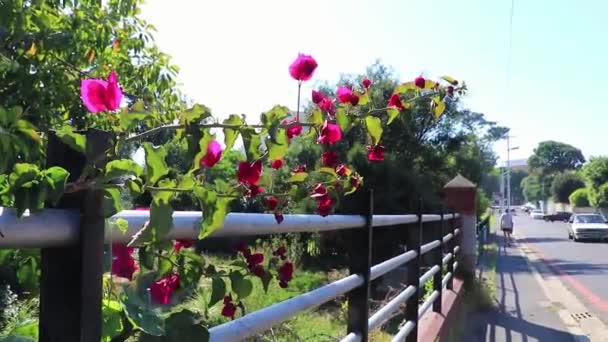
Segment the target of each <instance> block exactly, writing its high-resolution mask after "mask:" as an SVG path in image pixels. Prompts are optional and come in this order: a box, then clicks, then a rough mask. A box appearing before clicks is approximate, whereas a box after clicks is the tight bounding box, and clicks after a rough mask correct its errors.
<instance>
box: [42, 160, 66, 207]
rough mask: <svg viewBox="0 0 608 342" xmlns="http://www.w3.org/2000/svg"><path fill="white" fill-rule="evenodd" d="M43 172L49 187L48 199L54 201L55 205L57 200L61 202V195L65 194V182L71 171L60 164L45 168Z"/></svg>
mask: <svg viewBox="0 0 608 342" xmlns="http://www.w3.org/2000/svg"><path fill="white" fill-rule="evenodd" d="M43 173H44V175H45V177H46V181H47V185H48V188H49V190H48V191H47V196H48V199H49V200H50V201H51V202H52V203H53V205H55V204H57V202H59V199H61V196H63V192H64V191H65V184H66V182H67V180H68V177H69V176H70V173H69V172H68V171H66V170H65V169H64V168H62V167H59V166H53V167H50V168H48V169H46V170H44V172H43Z"/></svg>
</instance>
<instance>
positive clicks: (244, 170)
mask: <svg viewBox="0 0 608 342" xmlns="http://www.w3.org/2000/svg"><path fill="white" fill-rule="evenodd" d="M260 176H262V162H261V161H260V160H256V161H254V162H253V163H249V162H240V163H239V170H238V173H237V177H238V179H239V182H241V183H244V184H248V185H256V184H258V181H259V180H260Z"/></svg>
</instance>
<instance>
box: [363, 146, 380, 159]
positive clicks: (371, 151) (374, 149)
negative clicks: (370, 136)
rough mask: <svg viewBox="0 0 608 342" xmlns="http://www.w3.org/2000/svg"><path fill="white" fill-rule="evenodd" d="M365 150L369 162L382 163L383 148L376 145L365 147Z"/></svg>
mask: <svg viewBox="0 0 608 342" xmlns="http://www.w3.org/2000/svg"><path fill="white" fill-rule="evenodd" d="M365 148H366V149H367V151H368V152H367V159H368V160H371V161H382V160H384V146H382V145H376V146H370V145H368V146H366V147H365Z"/></svg>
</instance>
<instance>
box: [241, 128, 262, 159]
mask: <svg viewBox="0 0 608 342" xmlns="http://www.w3.org/2000/svg"><path fill="white" fill-rule="evenodd" d="M241 136H242V137H243V145H245V153H246V154H247V160H256V159H259V158H260V156H261V154H260V146H261V145H262V138H261V134H260V133H257V132H256V131H255V129H254V128H251V127H245V128H242V129H241Z"/></svg>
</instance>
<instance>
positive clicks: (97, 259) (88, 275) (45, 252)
mask: <svg viewBox="0 0 608 342" xmlns="http://www.w3.org/2000/svg"><path fill="white" fill-rule="evenodd" d="M108 141H109V140H108V139H107V135H105V133H104V132H102V131H98V130H90V131H89V132H87V143H89V144H91V145H92V146H94V145H95V146H107V143H108ZM102 149H103V150H104V151H103V153H105V149H104V148H103V147H102ZM86 162H87V160H86V157H85V156H84V155H82V154H80V153H78V152H76V151H74V150H72V149H71V148H70V147H68V146H67V145H65V144H63V143H62V142H61V141H60V140H59V139H58V138H57V137H56V136H55V135H54V134H53V133H51V134H49V141H48V152H47V166H48V167H50V166H61V167H63V168H65V169H66V170H67V171H68V172H70V177H69V179H68V181H69V182H74V181H76V180H77V179H78V177H79V176H80V174H81V172H82V170H83V169H84V167H85V165H86ZM57 207H60V208H67V209H74V210H78V211H79V212H80V214H81V218H80V230H79V236H78V241H77V242H76V244H74V245H70V246H62V247H53V248H43V249H41V253H40V255H41V266H42V267H41V277H40V319H39V322H40V323H39V340H40V341H42V342H77V341H100V340H101V325H102V317H101V299H102V273H103V245H104V224H105V220H104V216H103V208H102V207H103V192H102V190H87V191H81V192H78V193H74V194H66V195H65V196H64V197H63V198H62V199H61V201H60V203H59V205H58V206H57Z"/></svg>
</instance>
